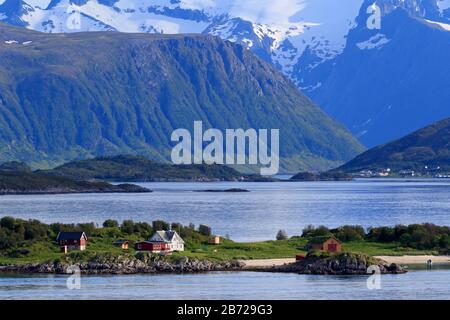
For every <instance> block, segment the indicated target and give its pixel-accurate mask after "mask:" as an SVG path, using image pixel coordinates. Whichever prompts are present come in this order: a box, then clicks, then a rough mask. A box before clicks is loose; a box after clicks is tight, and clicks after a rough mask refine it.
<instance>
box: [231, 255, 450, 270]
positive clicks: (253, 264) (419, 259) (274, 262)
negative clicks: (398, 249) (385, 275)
mask: <svg viewBox="0 0 450 320" xmlns="http://www.w3.org/2000/svg"><path fill="white" fill-rule="evenodd" d="M375 258H378V259H382V260H384V261H386V262H387V263H397V264H426V263H427V261H428V260H430V259H431V261H433V263H450V256H426V255H423V256H376V257H375ZM240 261H241V262H243V263H245V267H246V268H266V267H273V266H282V265H284V264H288V263H294V262H295V259H293V258H286V259H255V260H240Z"/></svg>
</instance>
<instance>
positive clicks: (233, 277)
mask: <svg viewBox="0 0 450 320" xmlns="http://www.w3.org/2000/svg"><path fill="white" fill-rule="evenodd" d="M141 185H143V186H146V187H149V188H151V189H153V190H154V191H155V192H153V193H149V194H73V195H27V196H1V197H0V216H4V215H11V216H15V217H21V218H24V219H39V220H41V221H43V222H56V221H57V222H66V223H72V222H73V223H75V222H88V221H93V222H96V223H99V224H101V223H102V222H103V221H104V220H105V219H108V218H113V219H117V220H120V221H122V220H124V219H133V220H135V221H152V220H155V219H164V220H167V221H171V222H173V221H178V222H182V223H189V222H193V223H195V224H197V225H198V224H199V223H205V224H208V225H210V226H211V227H212V228H213V230H214V231H215V232H216V233H217V234H221V235H225V234H229V235H230V236H231V237H232V238H233V239H235V240H238V241H253V240H266V239H273V238H274V236H275V234H276V232H277V230H278V229H282V228H283V229H286V230H287V232H288V234H289V235H296V234H301V231H302V228H303V227H304V226H306V225H308V224H313V225H327V226H329V227H335V226H339V225H343V224H359V225H363V226H365V227H368V226H378V225H394V224H398V223H402V224H409V223H416V222H417V223H420V222H433V223H436V224H439V225H450V196H449V195H450V181H449V180H411V181H406V180H390V181H386V180H359V181H353V182H277V183H229V182H220V183H142V184H141ZM228 188H244V189H248V190H249V191H250V192H246V193H209V192H195V191H200V190H205V189H228ZM67 278H68V276H60V275H0V299H154V298H155V292H158V294H157V297H158V299H450V285H449V283H450V269H445V268H444V269H439V268H436V267H434V270H431V271H429V270H411V271H410V272H409V273H407V274H402V275H383V276H381V281H382V282H381V290H369V289H368V288H367V285H366V281H367V278H368V276H356V277H353V276H351V277H348V276H313V275H297V274H279V273H257V272H228V273H224V272H214V273H207V274H197V275H190V274H188V275H127V276H117V275H116V276H83V277H82V278H81V289H80V290H68V289H67V287H66V281H67ZM161 288H164V290H161Z"/></svg>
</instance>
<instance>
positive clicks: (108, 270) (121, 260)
mask: <svg viewBox="0 0 450 320" xmlns="http://www.w3.org/2000/svg"><path fill="white" fill-rule="evenodd" d="M242 267H243V265H242V263H240V262H238V261H230V262H220V263H219V262H212V261H208V260H198V259H189V258H187V257H181V258H179V259H177V260H176V261H169V260H165V259H137V258H133V257H117V258H115V259H111V258H108V259H105V260H104V261H101V260H100V259H99V260H97V261H86V262H76V263H70V262H61V261H55V262H49V263H30V264H23V265H8V266H0V273H21V274H71V273H73V272H74V270H76V269H77V268H78V269H79V270H80V273H81V274H85V275H96V274H144V273H146V274H162V273H174V274H181V273H200V272H210V271H239V270H242Z"/></svg>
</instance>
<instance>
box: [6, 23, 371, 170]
mask: <svg viewBox="0 0 450 320" xmlns="http://www.w3.org/2000/svg"><path fill="white" fill-rule="evenodd" d="M194 120H202V121H203V124H204V126H205V129H206V128H209V127H214V128H219V129H226V128H233V129H234V128H244V129H246V128H255V129H259V128H267V129H271V128H279V129H280V153H281V157H282V160H281V166H282V169H283V170H282V171H292V172H298V170H300V169H305V170H318V169H325V168H329V167H331V166H333V165H334V166H336V165H338V164H339V163H342V162H344V161H346V160H349V159H351V158H352V157H353V156H355V155H356V154H358V153H359V152H361V151H362V150H363V148H362V146H361V145H360V144H359V143H358V142H357V141H356V140H355V139H354V138H353V137H352V136H351V134H350V133H349V132H348V131H347V130H346V129H345V128H344V127H343V126H341V125H340V124H337V123H336V122H335V121H333V120H332V119H331V118H329V117H328V116H326V115H325V114H324V113H323V112H322V111H321V110H320V109H319V108H318V107H316V106H315V105H314V104H313V103H312V102H311V101H310V100H309V99H308V98H306V97H305V96H304V95H303V94H301V93H300V92H299V91H298V89H297V88H296V87H295V86H294V85H293V84H292V83H291V82H290V81H288V80H287V79H286V78H285V77H284V76H282V75H281V74H280V73H279V72H277V71H276V70H275V69H274V68H273V67H271V66H270V65H269V64H267V63H265V62H264V61H262V60H261V59H259V58H257V57H256V56H254V55H253V54H252V53H251V52H250V51H248V50H245V49H243V48H242V47H241V46H239V45H234V44H231V43H228V42H224V41H222V40H220V39H219V38H216V37H212V36H203V35H149V34H123V33H75V34H42V33H37V32H34V31H30V30H24V29H18V28H14V27H9V26H5V25H1V24H0V161H10V160H19V161H24V162H27V163H30V164H32V166H33V167H45V166H51V165H56V164H61V163H63V162H65V161H67V160H72V159H83V158H89V157H94V156H104V155H117V154H139V155H144V156H147V157H150V158H152V159H155V160H158V161H160V160H165V161H167V160H168V159H169V157H170V151H171V148H172V146H173V143H171V142H170V136H171V133H172V131H173V130H174V129H177V128H187V129H190V130H192V127H193V122H194Z"/></svg>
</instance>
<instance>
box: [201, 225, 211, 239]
mask: <svg viewBox="0 0 450 320" xmlns="http://www.w3.org/2000/svg"><path fill="white" fill-rule="evenodd" d="M198 232H199V233H200V234H202V235H204V236H208V237H209V236H211V235H212V230H211V227H209V226H207V225H204V224H201V225H200V226H199V227H198Z"/></svg>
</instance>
